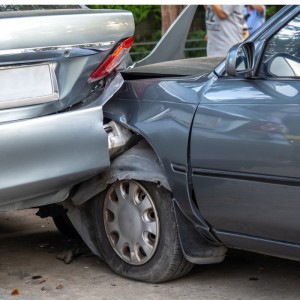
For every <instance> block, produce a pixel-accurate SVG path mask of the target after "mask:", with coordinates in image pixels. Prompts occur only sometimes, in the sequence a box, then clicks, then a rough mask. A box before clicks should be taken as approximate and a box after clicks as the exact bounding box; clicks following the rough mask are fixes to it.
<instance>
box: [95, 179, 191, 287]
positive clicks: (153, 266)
mask: <svg viewBox="0 0 300 300" xmlns="http://www.w3.org/2000/svg"><path fill="white" fill-rule="evenodd" d="M93 223H94V226H95V230H96V235H97V246H98V248H99V251H100V253H102V255H103V257H104V259H105V260H106V261H107V263H108V264H109V266H110V267H111V268H112V270H113V271H115V272H116V273H118V274H120V275H122V276H125V277H128V278H132V279H136V280H141V281H145V282H151V283H158V282H164V281H168V280H171V279H176V278H178V277H181V276H183V275H185V274H187V273H188V272H189V271H190V270H191V269H192V266H193V265H192V264H191V263H190V262H188V261H187V260H186V259H185V258H184V256H183V254H182V251H181V247H180V242H179V238H178V231H177V225H176V221H175V215H174V209H173V204H172V198H171V193H170V192H169V191H167V190H166V189H164V188H163V187H160V186H157V185H156V184H153V183H148V182H137V181H134V180H122V181H116V182H115V183H113V184H112V185H111V186H110V187H109V188H108V189H107V191H106V192H104V193H102V194H100V195H99V196H97V197H96V198H95V201H94V203H93Z"/></svg>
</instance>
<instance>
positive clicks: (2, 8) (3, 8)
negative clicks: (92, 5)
mask: <svg viewBox="0 0 300 300" xmlns="http://www.w3.org/2000/svg"><path fill="white" fill-rule="evenodd" d="M73 8H87V6H85V5H75V4H74V5H5V4H1V5H0V12H1V11H20V10H44V9H73Z"/></svg>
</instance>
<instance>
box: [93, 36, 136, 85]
mask: <svg viewBox="0 0 300 300" xmlns="http://www.w3.org/2000/svg"><path fill="white" fill-rule="evenodd" d="M132 44H133V37H132V36H131V37H129V38H128V39H126V40H125V41H123V42H122V43H121V44H120V45H119V46H118V48H117V49H116V50H115V51H114V52H113V53H112V54H111V55H110V56H109V57H108V58H107V59H106V60H105V61H104V63H103V64H102V65H101V66H100V67H99V68H98V69H97V70H96V71H94V72H93V73H92V75H91V76H90V78H89V80H88V82H93V81H96V80H99V79H101V78H103V77H105V76H106V75H108V74H109V73H111V72H112V71H113V70H114V69H115V68H116V67H117V66H118V65H119V64H120V63H121V61H122V59H123V58H124V57H125V56H126V54H127V53H128V52H129V50H130V48H131V46H132Z"/></svg>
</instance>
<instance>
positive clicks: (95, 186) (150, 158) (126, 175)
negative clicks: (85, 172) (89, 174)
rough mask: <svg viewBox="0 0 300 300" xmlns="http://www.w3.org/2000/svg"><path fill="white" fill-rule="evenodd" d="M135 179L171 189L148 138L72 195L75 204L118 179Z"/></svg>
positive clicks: (99, 191) (92, 195)
mask: <svg viewBox="0 0 300 300" xmlns="http://www.w3.org/2000/svg"><path fill="white" fill-rule="evenodd" d="M123 179H135V180H143V181H149V182H153V183H158V184H159V185H162V186H163V187H164V188H165V189H167V190H169V191H171V188H170V185H169V183H168V179H167V176H166V174H165V172H164V169H163V167H162V165H161V163H160V161H159V159H158V157H157V155H156V154H155V152H154V151H153V149H152V148H151V147H150V145H149V144H148V143H147V141H146V140H141V141H140V142H139V143H138V144H136V145H135V146H133V147H132V148H130V149H129V150H127V151H126V152H124V153H122V154H121V155H119V156H118V157H117V158H115V159H114V160H113V162H112V164H111V166H110V167H109V169H108V170H106V171H105V172H103V173H101V174H100V175H98V176H95V177H93V178H92V179H90V180H87V181H85V182H83V183H82V184H80V185H79V186H77V189H76V192H75V193H74V194H73V196H72V197H71V200H72V202H73V204H74V205H76V206H78V205H81V204H83V203H85V202H86V201H87V200H89V199H91V198H92V197H94V196H95V195H97V194H99V193H101V192H102V191H104V190H105V189H106V187H107V186H108V185H110V184H112V183H113V182H115V181H117V180H123Z"/></svg>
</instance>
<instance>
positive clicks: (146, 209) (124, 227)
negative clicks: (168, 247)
mask: <svg viewBox="0 0 300 300" xmlns="http://www.w3.org/2000/svg"><path fill="white" fill-rule="evenodd" d="M103 212H104V216H103V217H104V226H105V232H106V235H107V237H108V240H109V242H110V244H111V246H112V248H113V249H114V251H115V252H116V253H117V254H118V256H119V257H121V258H122V259H123V260H124V261H126V262H127V263H129V264H132V265H142V264H144V263H146V262H147V261H149V259H150V258H151V257H152V256H153V255H154V253H155V250H156V248H157V244H158V240H159V219H158V215H157V211H156V209H155V206H154V202H153V200H152V198H151V196H150V195H149V194H148V193H147V191H146V190H145V189H144V188H143V186H141V185H140V184H139V183H138V182H136V181H132V180H130V181H129V180H122V181H117V182H115V183H114V184H113V185H112V186H111V187H110V188H109V190H108V192H107V194H106V197H105V200H104V210H103Z"/></svg>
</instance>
